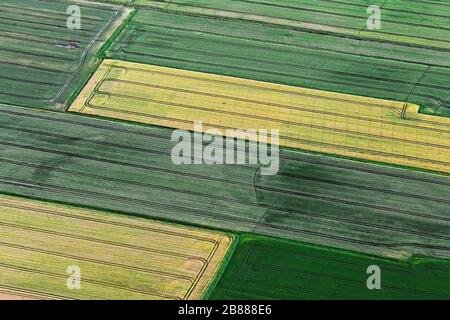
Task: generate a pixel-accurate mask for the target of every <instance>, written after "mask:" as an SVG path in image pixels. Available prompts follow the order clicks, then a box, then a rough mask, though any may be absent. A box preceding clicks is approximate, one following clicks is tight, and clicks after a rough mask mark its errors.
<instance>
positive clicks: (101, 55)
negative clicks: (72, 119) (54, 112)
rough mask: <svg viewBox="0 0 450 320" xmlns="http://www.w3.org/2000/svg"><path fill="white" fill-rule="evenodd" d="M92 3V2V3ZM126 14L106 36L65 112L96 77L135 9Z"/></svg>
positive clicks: (130, 9) (66, 105)
mask: <svg viewBox="0 0 450 320" xmlns="http://www.w3.org/2000/svg"><path fill="white" fill-rule="evenodd" d="M91 2H92V1H91ZM94 2H95V1H94ZM123 10H124V14H123V16H122V17H121V19H120V20H118V21H116V24H115V26H114V27H113V28H112V29H111V31H110V34H109V35H107V36H106V40H105V41H104V43H103V44H102V46H101V47H100V48H99V49H98V51H97V52H96V53H95V56H96V60H97V61H96V63H95V65H94V66H93V67H92V68H91V71H90V74H89V75H88V76H86V77H85V78H84V79H82V81H81V82H80V84H79V85H78V87H76V88H75V89H74V90H73V92H72V94H71V95H70V97H69V98H68V99H67V102H66V103H65V105H64V111H67V110H68V109H69V107H70V106H71V104H72V103H73V101H74V100H75V99H76V98H77V97H78V95H79V94H80V92H81V90H83V88H84V86H85V85H86V84H87V83H88V82H89V80H90V79H91V78H92V77H93V76H94V74H95V73H96V72H97V69H98V67H99V66H100V65H101V63H102V62H103V60H104V59H105V57H106V51H107V50H108V49H109V48H110V47H111V46H112V44H113V43H114V41H116V40H117V38H118V37H120V35H121V34H122V32H123V31H124V30H125V28H126V27H127V25H128V24H129V23H130V22H131V21H132V19H133V16H134V15H135V14H136V10H135V9H134V8H128V7H125V8H124V9H123Z"/></svg>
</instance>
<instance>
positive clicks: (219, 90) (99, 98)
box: [69, 60, 450, 173]
mask: <svg viewBox="0 0 450 320" xmlns="http://www.w3.org/2000/svg"><path fill="white" fill-rule="evenodd" d="M418 108H419V107H418V106H416V105H412V104H408V105H407V104H404V103H402V102H396V101H387V100H381V99H374V98H367V97H360V96H351V95H346V94H339V93H333V92H325V91H319V90H311V89H304V88H297V87H290V86H285V85H278V84H271V83H266V82H259V81H253V80H246V79H239V78H233V77H225V76H219V75H212V74H206V73H199V72H192V71H186V70H178V69H172V68H164V67H158V66H151V65H144V64H137V63H130V62H124V61H115V60H105V61H104V62H103V64H102V65H101V67H100V68H99V70H98V71H97V73H96V74H95V75H94V76H93V77H92V78H91V80H90V82H89V83H88V84H87V85H86V87H85V88H84V89H83V91H82V92H81V94H80V95H79V97H78V98H77V99H76V100H75V102H74V103H73V105H72V106H71V107H70V109H69V110H70V111H74V112H82V113H86V114H92V115H98V116H104V117H110V118H117V119H122V120H128V121H137V122H142V123H146V124H152V125H159V126H166V127H172V128H182V129H187V130H193V126H194V121H202V122H203V129H204V130H207V129H211V128H218V129H222V130H223V129H225V128H237V129H244V130H249V129H255V130H259V129H278V130H279V132H280V144H281V145H283V146H287V147H292V148H300V149H304V150H309V151H316V152H324V153H330V154H337V155H342V156H350V157H357V158H361V159H366V160H372V161H380V162H384V163H391V164H396V165H403V166H410V167H417V168H423V169H429V170H435V171H441V172H446V173H450V119H448V118H441V117H433V116H428V115H422V114H419V113H418Z"/></svg>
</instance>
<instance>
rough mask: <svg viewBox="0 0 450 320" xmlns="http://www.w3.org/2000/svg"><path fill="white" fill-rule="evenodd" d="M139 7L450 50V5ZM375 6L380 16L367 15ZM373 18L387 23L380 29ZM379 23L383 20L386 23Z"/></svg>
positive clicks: (245, 0) (321, 2) (247, 0)
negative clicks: (449, 22)
mask: <svg viewBox="0 0 450 320" xmlns="http://www.w3.org/2000/svg"><path fill="white" fill-rule="evenodd" d="M133 3H134V5H137V6H143V7H153V8H158V9H165V10H170V11H175V12H179V13H182V14H190V15H208V16H214V17H216V18H224V19H236V20H246V21H253V22H258V23H262V24H271V25H277V26H279V27H282V28H285V29H303V30H308V31H309V32H313V33H314V32H315V33H324V34H337V35H340V36H347V37H353V38H355V39H370V40H373V41H377V42H388V43H400V44H406V45H409V46H411V47H415V46H417V47H429V48H436V49H440V50H442V49H445V50H448V49H450V33H449V32H448V31H449V30H450V28H449V27H448V19H449V18H450V14H449V12H450V11H449V10H450V4H449V3H438V2H433V3H430V2H426V3H423V2H420V1H417V2H415V1H407V0H388V1H385V0H375V1H371V2H370V3H368V2H367V1H365V0H358V1H326V0H296V1H292V0H281V1H280V0H197V1H191V0H163V1H153V0H136V1H134V2H133ZM369 5H375V6H377V7H378V8H377V9H379V11H380V13H381V14H380V15H378V16H376V15H373V14H374V13H375V12H376V11H372V12H371V13H369V14H368V13H367V9H368V7H369ZM369 16H372V17H374V18H375V19H378V17H379V18H380V19H381V24H380V26H379V27H377V26H373V25H374V20H375V19H371V21H370V23H368V19H369ZM380 19H378V20H380Z"/></svg>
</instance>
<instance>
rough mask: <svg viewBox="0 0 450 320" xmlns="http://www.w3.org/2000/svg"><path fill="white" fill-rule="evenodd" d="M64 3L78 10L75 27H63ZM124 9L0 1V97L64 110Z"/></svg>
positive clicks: (52, 1) (32, 0) (28, 0)
mask: <svg viewBox="0 0 450 320" xmlns="http://www.w3.org/2000/svg"><path fill="white" fill-rule="evenodd" d="M69 5H78V6H79V7H80V9H81V15H82V16H81V29H80V30H70V29H69V28H67V19H68V17H69V15H68V14H67V13H66V10H67V8H68V6H69ZM128 13H129V9H125V8H123V7H118V6H112V5H105V4H100V3H87V2H80V1H76V0H74V1H55V0H48V1H38V0H14V1H13V0H2V1H1V11H0V20H1V22H0V25H1V26H2V28H1V31H0V102H2V103H7V104H13V105H21V106H29V107H38V108H52V109H55V108H59V109H64V108H65V107H66V105H67V102H68V100H70V99H71V97H72V96H73V95H74V93H76V91H77V90H79V88H80V87H81V86H82V85H83V84H84V82H86V81H87V79H88V78H89V76H90V74H91V73H92V72H93V71H94V70H95V68H96V66H97V65H98V64H99V63H100V59H99V58H98V57H97V56H96V54H97V53H98V52H99V50H100V48H101V47H102V46H103V45H104V44H105V42H106V40H107V39H108V38H109V37H110V36H111V35H112V33H113V32H114V30H115V29H116V28H117V27H118V26H119V25H120V24H121V22H123V19H124V18H125V17H126V16H127V15H128Z"/></svg>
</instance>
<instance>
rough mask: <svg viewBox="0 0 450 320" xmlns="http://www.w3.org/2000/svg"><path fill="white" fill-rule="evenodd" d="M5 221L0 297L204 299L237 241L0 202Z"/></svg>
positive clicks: (0, 231)
mask: <svg viewBox="0 0 450 320" xmlns="http://www.w3.org/2000/svg"><path fill="white" fill-rule="evenodd" d="M0 216H1V221H0V252H1V255H0V270H1V272H0V297H1V296H2V294H5V295H6V294H9V296H10V298H13V297H18V298H20V297H27V298H28V297H30V298H32V297H34V298H36V297H43V298H54V299H199V298H201V297H202V295H203V294H204V293H205V290H206V289H207V288H208V286H209V284H210V283H211V281H212V279H213V278H214V276H215V273H216V271H218V269H219V268H220V265H221V263H222V260H223V259H224V257H225V255H226V253H227V250H228V247H229V245H230V244H231V241H232V239H231V237H230V236H228V235H226V234H222V233H219V232H212V231H211V232H209V231H204V230H201V229H196V228H190V227H183V226H178V225H174V224H166V223H161V222H153V221H149V220H145V219H140V218H132V217H126V216H120V215H114V214H110V213H104V212H99V211H94V210H85V209H79V208H73V207H67V206H62V205H56V204H48V203H44V202H39V201H34V200H27V199H22V198H15V197H10V196H0ZM74 272H78V273H76V274H75V273H74ZM78 274H79V277H80V278H79V279H80V282H79V284H80V285H77V284H76V283H77V282H76V281H77V279H78ZM71 276H74V277H76V278H75V279H74V278H71ZM71 285H72V287H71ZM74 286H76V287H74ZM5 292H6V293H5Z"/></svg>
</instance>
